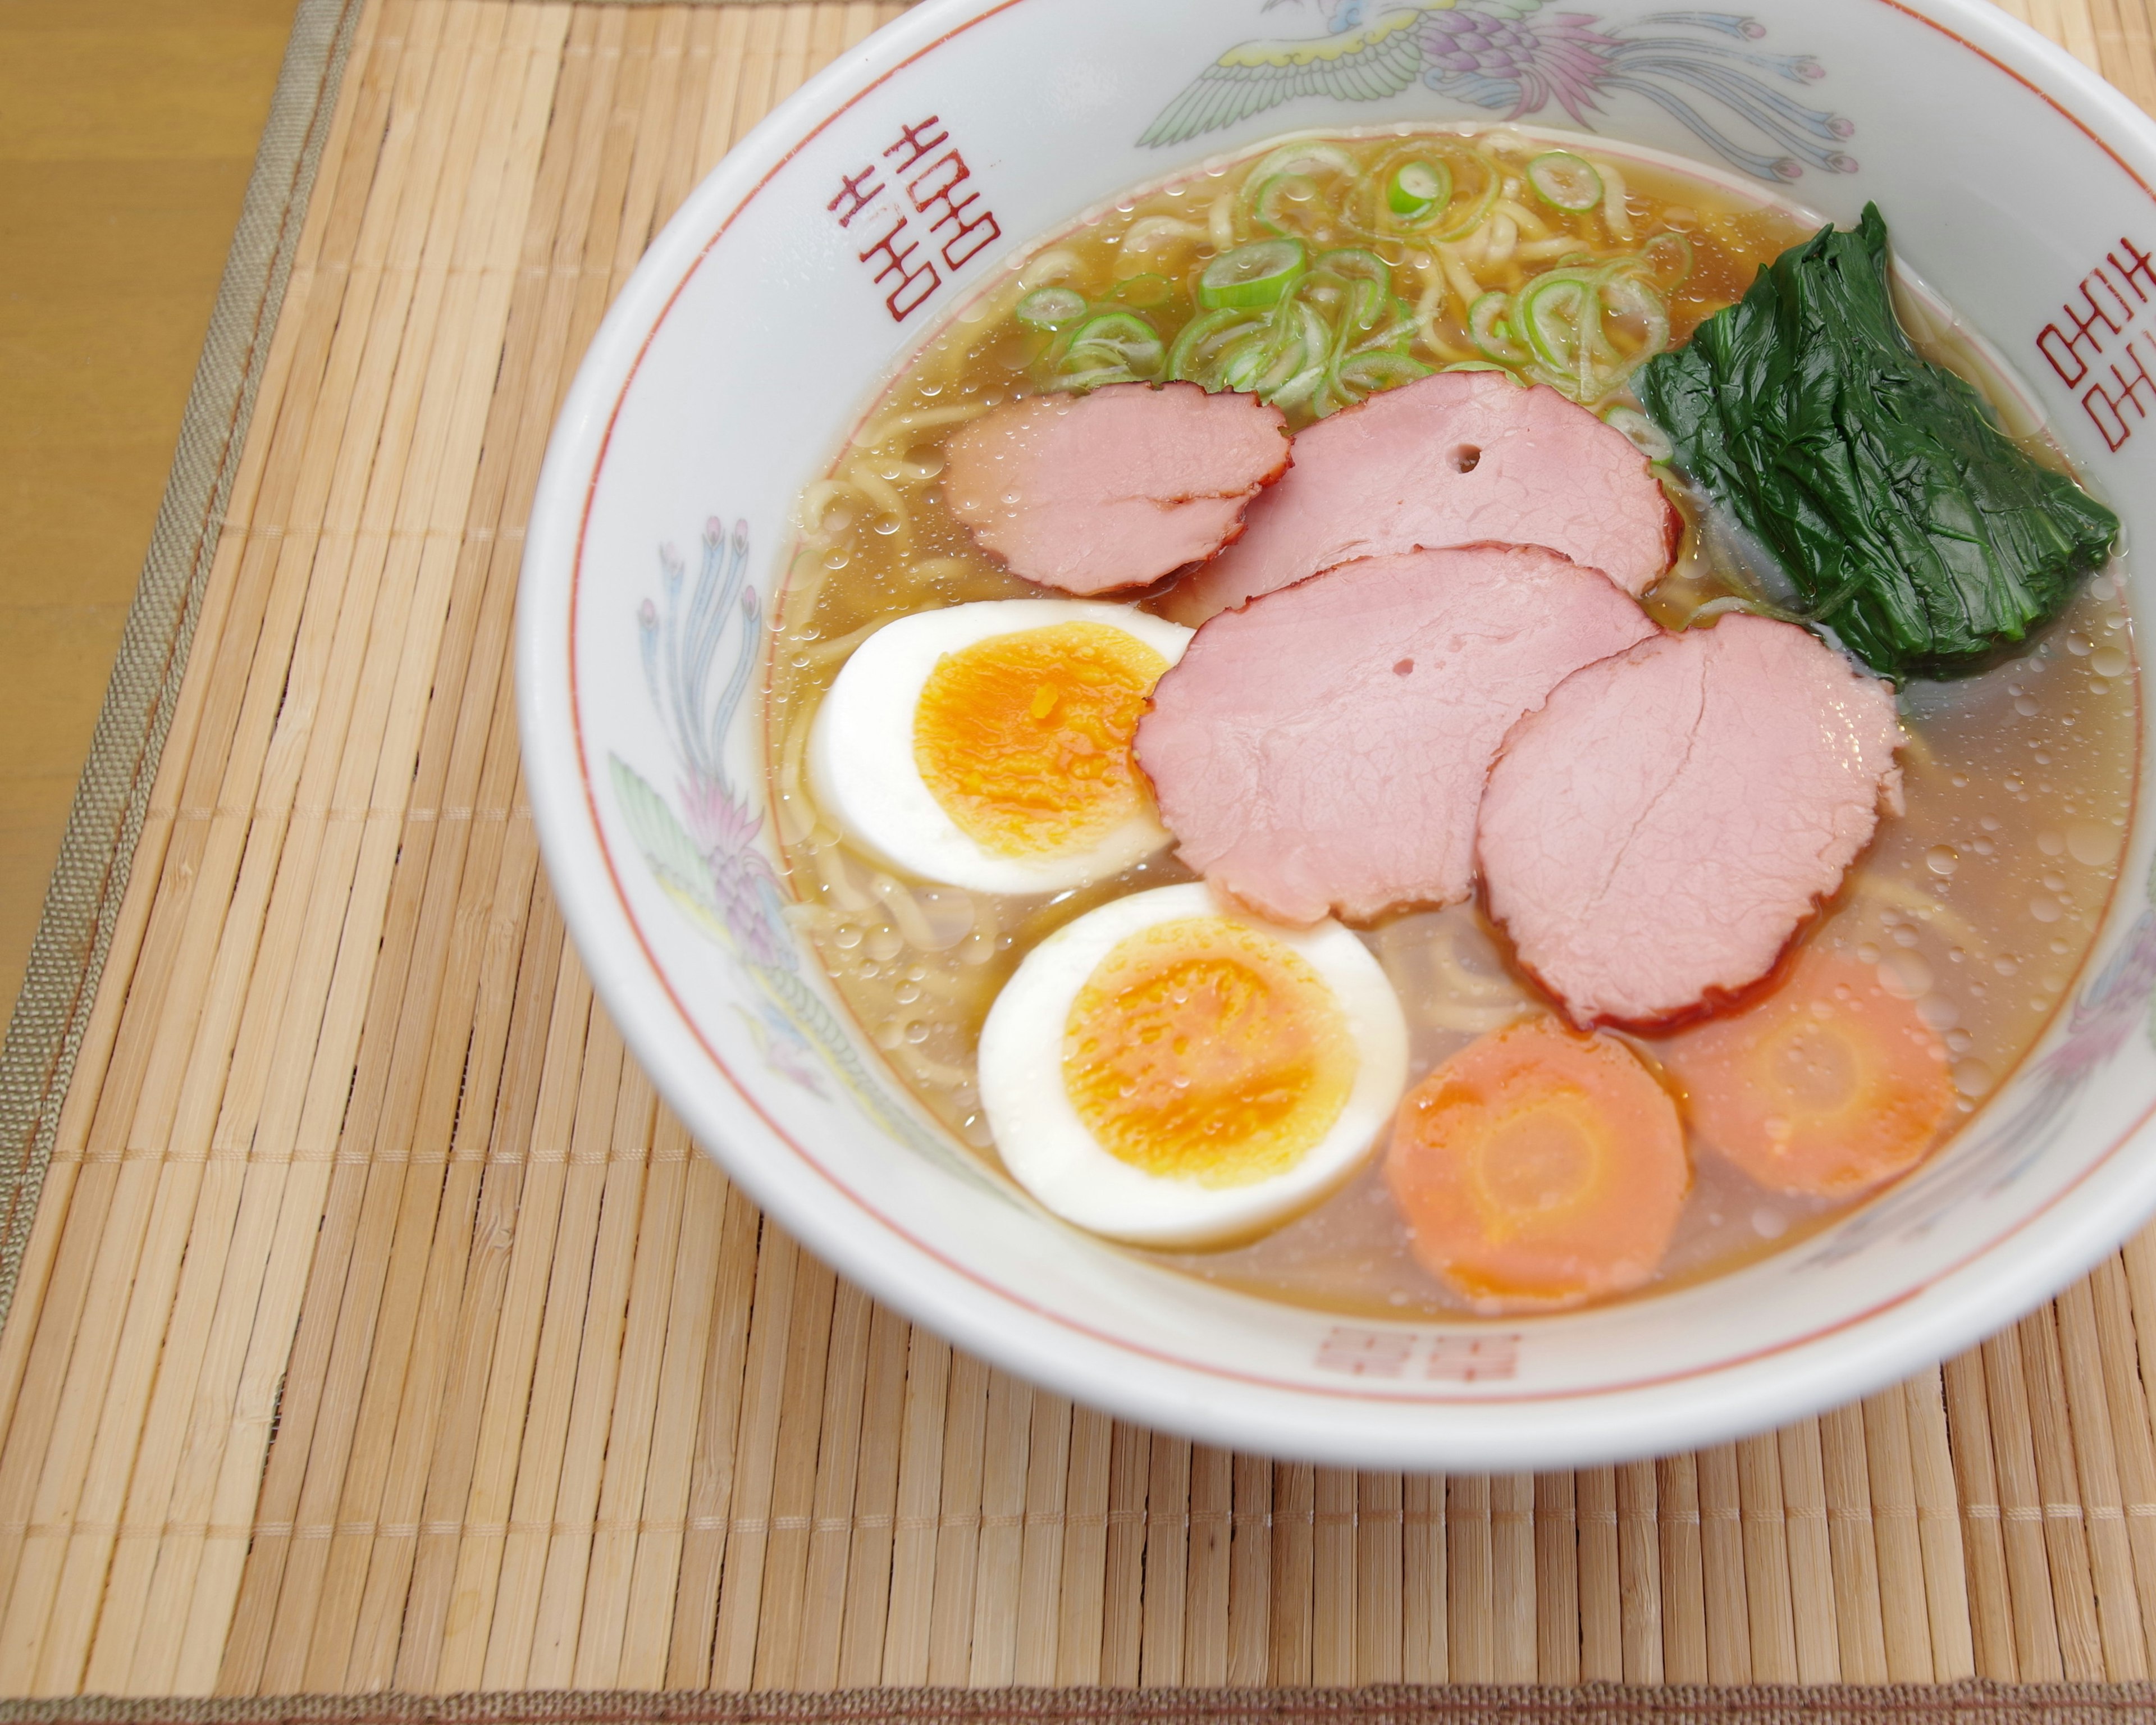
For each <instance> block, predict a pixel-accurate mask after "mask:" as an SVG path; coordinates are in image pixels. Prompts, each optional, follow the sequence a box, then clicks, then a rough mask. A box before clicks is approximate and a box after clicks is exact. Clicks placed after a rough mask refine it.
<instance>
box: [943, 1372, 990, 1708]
mask: <svg viewBox="0 0 2156 1725" xmlns="http://www.w3.org/2000/svg"><path fill="white" fill-rule="evenodd" d="M987 1442H988V1367H987V1366H986V1365H985V1364H983V1363H982V1362H981V1361H980V1360H978V1359H976V1358H974V1357H973V1355H971V1354H969V1353H952V1356H951V1395H950V1399H949V1401H948V1402H947V1403H946V1404H945V1408H944V1414H943V1493H942V1502H941V1504H940V1505H939V1507H938V1509H937V1527H936V1570H935V1580H934V1584H933V1593H932V1597H931V1599H930V1601H929V1615H928V1681H930V1682H931V1683H935V1684H952V1685H955V1684H960V1683H963V1682H964V1681H966V1676H967V1672H968V1670H969V1668H970V1666H971V1664H972V1658H971V1655H972V1651H973V1647H972V1642H973V1583H974V1577H975V1574H976V1573H977V1571H978V1561H979V1558H980V1549H981V1472H982V1464H983V1459H984V1458H983V1450H984V1448H985V1446H986V1445H987Z"/></svg>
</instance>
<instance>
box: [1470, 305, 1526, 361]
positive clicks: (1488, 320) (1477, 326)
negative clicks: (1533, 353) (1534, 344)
mask: <svg viewBox="0 0 2156 1725" xmlns="http://www.w3.org/2000/svg"><path fill="white" fill-rule="evenodd" d="M1510 311H1512V295H1510V294H1501V293H1494V292H1493V293H1487V294H1485V295H1482V297H1481V299H1479V300H1476V302H1475V303H1474V304H1473V305H1470V306H1469V307H1468V308H1467V339H1468V340H1469V341H1472V342H1473V343H1474V344H1475V347H1476V352H1481V353H1485V354H1487V355H1488V356H1489V357H1491V359H1492V360H1495V361H1496V362H1497V363H1498V364H1499V365H1501V366H1523V365H1525V364H1526V363H1527V350H1526V349H1524V348H1523V347H1521V346H1520V344H1519V343H1518V342H1517V341H1515V340H1514V339H1513V337H1512V325H1511V324H1510V322H1508V321H1507V314H1508V313H1509V312H1510ZM1469 363H1473V362H1472V361H1471V362H1469Z"/></svg>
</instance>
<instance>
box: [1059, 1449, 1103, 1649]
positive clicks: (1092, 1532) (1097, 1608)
mask: <svg viewBox="0 0 2156 1725" xmlns="http://www.w3.org/2000/svg"><path fill="white" fill-rule="evenodd" d="M1114 1446H1115V1438H1114V1427H1113V1422H1112V1421H1111V1420H1109V1418H1108V1416H1107V1415H1106V1414H1103V1413H1101V1412H1099V1411H1098V1410H1097V1409H1092V1408H1073V1409H1071V1410H1070V1482H1069V1484H1068V1485H1067V1486H1065V1488H1064V1499H1063V1576H1062V1582H1061V1585H1060V1588H1059V1589H1058V1593H1057V1602H1056V1603H1057V1611H1056V1625H1055V1681H1057V1682H1058V1683H1060V1684H1075V1683H1088V1684H1090V1683H1097V1682H1099V1681H1101V1646H1102V1641H1103V1636H1104V1635H1105V1633H1106V1601H1107V1561H1108V1506H1109V1503H1110V1501H1111V1499H1110V1496H1109V1493H1110V1489H1111V1481H1112V1479H1113V1469H1112V1457H1113V1451H1114Z"/></svg>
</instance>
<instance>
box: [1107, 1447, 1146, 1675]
mask: <svg viewBox="0 0 2156 1725" xmlns="http://www.w3.org/2000/svg"><path fill="white" fill-rule="evenodd" d="M1147 1449H1148V1440H1147V1434H1146V1433H1145V1432H1143V1431H1142V1430H1139V1429H1138V1428H1137V1427H1136V1426H1134V1425H1127V1424H1126V1423H1125V1422H1124V1421H1122V1420H1116V1422H1115V1423H1114V1425H1112V1426H1111V1428H1110V1435H1109V1450H1108V1527H1107V1535H1108V1537H1107V1545H1106V1552H1105V1553H1104V1561H1103V1563H1102V1566H1101V1651H1100V1665H1099V1667H1098V1673H1097V1681H1100V1682H1101V1683H1105V1684H1107V1685H1109V1686H1111V1687H1114V1688H1119V1689H1130V1688H1135V1687H1136V1686H1137V1682H1138V1677H1139V1672H1140V1669H1141V1667H1140V1664H1139V1658H1140V1649H1141V1646H1142V1634H1143V1624H1144V1620H1143V1617H1142V1615H1141V1614H1142V1609H1143V1603H1144V1596H1145V1579H1144V1577H1145V1567H1144V1566H1145V1533H1146V1491H1147V1486H1148V1484H1149V1483H1150V1477H1151V1468H1150V1465H1149V1464H1150V1458H1149V1456H1148V1454H1147Z"/></svg>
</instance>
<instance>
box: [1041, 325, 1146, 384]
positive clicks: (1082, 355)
mask: <svg viewBox="0 0 2156 1725" xmlns="http://www.w3.org/2000/svg"><path fill="white" fill-rule="evenodd" d="M1166 352H1167V350H1166V348H1165V347H1163V344H1162V341H1161V339H1160V337H1159V336H1158V335H1157V334H1155V333H1154V331H1153V327H1152V325H1151V324H1149V323H1147V321H1145V320H1144V319H1143V318H1142V317H1137V316H1132V314H1131V313H1130V312H1127V311H1108V312H1103V313H1102V314H1101V316H1098V317H1094V318H1089V319H1088V320H1087V321H1086V322H1084V323H1083V324H1081V325H1080V326H1078V329H1077V330H1076V331H1075V333H1074V334H1073V335H1072V336H1071V337H1070V347H1068V348H1066V349H1065V351H1064V353H1063V355H1062V357H1060V359H1059V360H1058V361H1057V362H1056V366H1055V370H1056V373H1057V377H1056V383H1055V387H1056V388H1058V389H1081V390H1082V389H1098V388H1101V385H1103V384H1106V383H1127V382H1137V381H1141V380H1143V379H1146V378H1150V377H1156V376H1158V374H1159V372H1160V367H1161V362H1162V360H1163V358H1164V357H1166Z"/></svg>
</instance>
